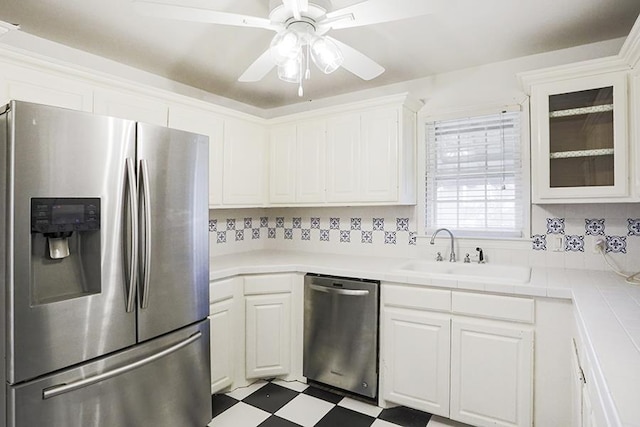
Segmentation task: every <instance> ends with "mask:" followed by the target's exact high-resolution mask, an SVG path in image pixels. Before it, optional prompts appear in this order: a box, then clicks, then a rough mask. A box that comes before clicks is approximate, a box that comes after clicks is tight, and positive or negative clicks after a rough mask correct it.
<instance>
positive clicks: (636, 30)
mask: <svg viewBox="0 0 640 427" xmlns="http://www.w3.org/2000/svg"><path fill="white" fill-rule="evenodd" d="M620 56H621V57H622V58H623V59H624V60H625V61H626V63H627V64H629V66H631V68H634V69H635V68H637V67H638V65H640V17H638V19H637V20H636V23H635V24H634V25H633V28H631V32H630V33H629V35H628V36H627V39H626V40H625V41H624V44H623V45H622V48H621V49H620Z"/></svg>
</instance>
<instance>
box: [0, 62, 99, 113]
mask: <svg viewBox="0 0 640 427" xmlns="http://www.w3.org/2000/svg"><path fill="white" fill-rule="evenodd" d="M10 100H18V101H26V102H34V103H36V104H45V105H52V106H54V107H62V108H69V109H72V110H78V111H88V112H90V111H92V110H93V88H92V87H91V86H89V85H87V84H84V83H82V82H80V81H75V80H72V79H68V78H64V77H61V76H59V75H57V74H55V73H52V72H51V73H47V72H40V71H35V70H32V69H29V68H22V67H17V66H14V65H10V64H4V63H2V64H0V105H4V104H6V103H8V102H9V101H10Z"/></svg>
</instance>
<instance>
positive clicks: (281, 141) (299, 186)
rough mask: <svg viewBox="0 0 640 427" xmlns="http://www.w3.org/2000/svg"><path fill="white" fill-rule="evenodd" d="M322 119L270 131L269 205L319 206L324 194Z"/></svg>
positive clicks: (324, 128)
mask: <svg viewBox="0 0 640 427" xmlns="http://www.w3.org/2000/svg"><path fill="white" fill-rule="evenodd" d="M325 139H326V126H325V122H324V120H310V121H304V122H299V123H288V124H283V125H277V126H275V127H272V128H271V132H270V141H269V143H270V156H271V157H270V159H271V161H270V163H269V178H270V179H269V203H272V204H319V203H323V202H324V198H325V197H324V193H325V182H324V176H325V154H324V153H325V145H326V143H325Z"/></svg>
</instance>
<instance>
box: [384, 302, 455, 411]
mask: <svg viewBox="0 0 640 427" xmlns="http://www.w3.org/2000/svg"><path fill="white" fill-rule="evenodd" d="M450 322H451V318H450V316H448V315H442V314H436V313H429V312H425V311H419V310H405V309H399V308H385V309H384V311H383V319H382V327H383V330H384V341H383V342H382V343H381V344H382V357H383V361H382V367H383V370H384V374H383V375H384V377H383V396H384V399H385V400H387V401H389V402H393V403H397V404H399V405H404V406H407V407H410V408H414V409H418V410H421V411H426V412H429V413H431V414H436V415H442V416H445V417H448V416H449V358H450V352H449V344H450V341H449V339H450Z"/></svg>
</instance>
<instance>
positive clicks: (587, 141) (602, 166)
mask: <svg viewBox="0 0 640 427" xmlns="http://www.w3.org/2000/svg"><path fill="white" fill-rule="evenodd" d="M613 141H614V140H613V87H612V86H609V87H603V88H598V89H591V90H584V91H580V92H571V93H563V94H557V95H551V96H549V146H550V185H551V187H591V186H612V185H614V150H613V147H614V145H613Z"/></svg>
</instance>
